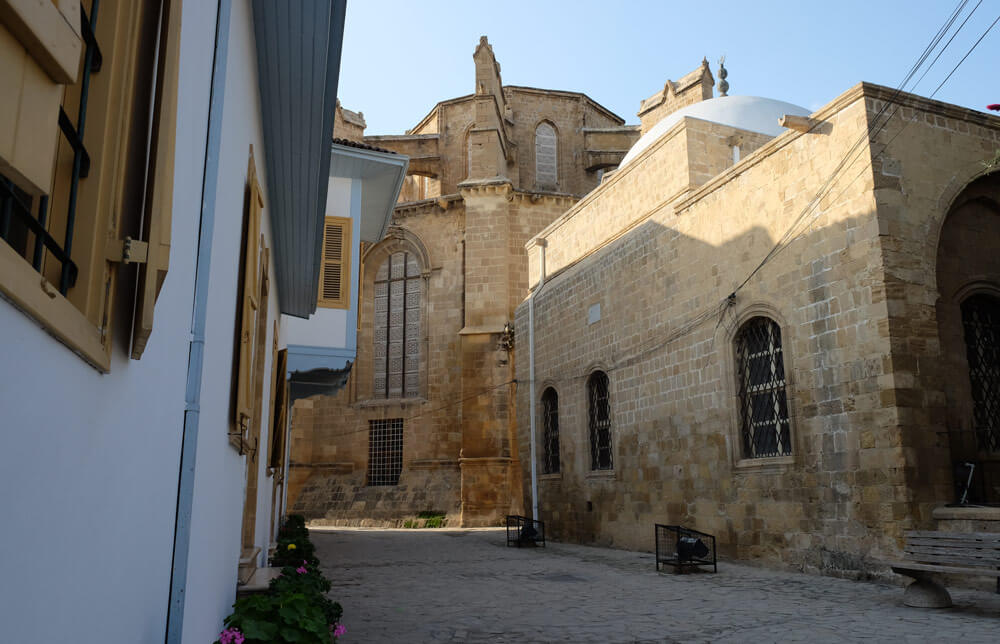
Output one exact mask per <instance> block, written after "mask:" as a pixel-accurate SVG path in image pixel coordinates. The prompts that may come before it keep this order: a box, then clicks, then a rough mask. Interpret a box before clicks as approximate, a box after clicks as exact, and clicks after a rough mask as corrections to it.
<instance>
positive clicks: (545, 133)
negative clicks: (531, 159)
mask: <svg viewBox="0 0 1000 644" xmlns="http://www.w3.org/2000/svg"><path fill="white" fill-rule="evenodd" d="M557 148H558V137H557V136H556V129H555V128H554V127H552V124H551V123H546V122H544V121H543V122H541V123H539V124H538V127H536V128H535V184H536V185H537V187H538V188H548V189H552V190H554V189H555V188H556V186H557V185H558V183H559V172H558V163H557V160H558V152H557Z"/></svg>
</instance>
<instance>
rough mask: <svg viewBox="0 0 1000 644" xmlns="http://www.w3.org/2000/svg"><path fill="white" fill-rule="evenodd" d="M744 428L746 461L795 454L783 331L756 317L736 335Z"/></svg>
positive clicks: (741, 414)
mask: <svg viewBox="0 0 1000 644" xmlns="http://www.w3.org/2000/svg"><path fill="white" fill-rule="evenodd" d="M736 361H737V366H738V370H739V373H738V378H739V399H740V426H741V427H740V429H741V435H742V442H743V457H744V458H765V457H768V456H785V455H788V454H791V453H792V441H791V430H790V425H789V422H788V398H787V395H786V393H785V366H784V360H783V358H782V351H781V329H780V328H779V327H778V325H777V324H776V323H775V322H774V321H773V320H770V319H768V318H764V317H755V318H752V319H751V320H749V321H748V322H747V323H746V324H744V325H743V327H742V328H741V329H740V332H739V334H737V336H736Z"/></svg>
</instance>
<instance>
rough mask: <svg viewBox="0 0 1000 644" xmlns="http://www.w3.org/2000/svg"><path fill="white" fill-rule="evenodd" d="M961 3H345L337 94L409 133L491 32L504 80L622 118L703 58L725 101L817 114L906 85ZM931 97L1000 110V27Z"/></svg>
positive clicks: (381, 128)
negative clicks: (875, 86)
mask: <svg viewBox="0 0 1000 644" xmlns="http://www.w3.org/2000/svg"><path fill="white" fill-rule="evenodd" d="M977 1H978V0H972V1H971V2H970V3H969V5H968V7H967V8H966V9H965V11H964V13H963V14H962V17H961V18H959V21H958V22H961V21H962V20H963V19H964V17H965V16H966V15H968V14H969V12H970V10H971V9H972V7H973V6H975V5H976V2H977ZM957 5H958V2H957V1H956V0H867V1H859V0H834V1H833V2H824V3H818V2H806V1H801V0H783V1H781V2H778V1H769V0H743V1H739V2H729V1H716V2H708V1H704V0H702V1H701V2H690V1H687V2H674V1H672V0H631V1H628V0H623V1H621V2H615V1H614V0H604V1H602V2H598V1H594V0H576V1H571V0H536V1H535V2H523V1H520V0H494V1H490V2H484V1H481V0H474V1H468V2H463V1H459V0H452V1H448V2H446V1H442V0H348V3H347V24H346V27H345V33H344V51H343V59H342V64H341V75H340V91H339V94H340V98H341V101H342V103H343V105H344V107H346V108H348V109H352V110H361V111H362V112H364V114H365V119H366V121H367V123H368V129H367V130H366V133H367V134H401V133H403V131H404V130H406V129H407V128H410V127H413V126H414V125H415V124H416V123H417V122H418V121H419V120H420V119H421V118H422V117H423V116H424V115H425V114H426V113H427V112H428V111H430V109H431V108H432V107H433V106H434V104H435V103H436V102H438V101H441V100H446V99H449V98H454V97H456V96H462V95H465V94H470V93H472V91H473V79H474V76H473V73H474V72H473V64H472V52H473V51H474V50H475V47H476V45H477V43H478V42H479V37H480V36H481V35H486V36H488V37H489V40H490V43H491V44H492V45H493V52H494V54H495V55H496V58H497V61H498V62H499V63H500V66H501V73H502V76H503V81H504V83H506V84H509V85H526V86H530V87H541V88H546V89H560V90H570V91H577V92H583V93H585V94H587V95H588V96H590V97H591V98H593V99H594V100H596V101H597V102H598V103H601V104H602V105H604V106H605V107H607V108H608V109H610V110H611V111H613V112H615V113H616V114H618V115H619V116H622V117H623V118H624V119H625V121H626V123H637V122H638V119H637V117H636V116H635V113H636V111H637V110H638V107H639V101H640V100H641V99H643V98H645V97H647V96H650V95H651V94H653V93H654V92H656V91H658V90H660V89H662V87H663V84H664V81H666V80H667V79H668V78H669V79H674V80H676V79H677V78H679V77H680V76H682V75H684V74H685V73H687V72H689V71H691V70H692V69H694V68H695V67H697V66H698V64H699V63H700V62H701V59H702V57H703V56H707V57H708V60H709V62H710V63H711V66H712V73H713V74H715V73H716V69H717V68H718V63H717V61H718V58H719V56H721V55H723V54H724V55H725V56H726V68H727V69H728V70H729V79H728V80H729V83H730V90H729V93H730V95H736V94H747V95H755V96H766V97H770V98H777V99H781V100H785V101H789V102H791V103H796V104H799V105H802V106H804V107H807V108H810V109H816V108H818V107H820V106H822V105H824V104H825V103H827V102H828V101H830V100H831V99H833V98H834V97H836V96H837V95H838V94H840V93H841V92H843V91H844V90H846V89H847V88H848V87H850V86H851V85H853V84H855V83H857V82H858V81H861V80H865V81H870V82H874V83H879V84H882V85H887V86H890V87H896V86H898V85H899V83H900V82H901V81H902V80H903V78H904V76H905V75H906V73H907V71H908V70H909V69H910V67H911V66H912V65H913V63H914V62H916V60H917V58H918V57H919V56H920V54H921V52H922V51H923V49H924V47H925V46H926V45H927V44H928V43H929V42H930V40H931V38H933V36H934V34H935V33H936V32H937V30H938V29H939V28H940V27H941V26H942V24H943V23H944V21H945V20H946V19H947V17H948V16H949V15H950V14H951V12H952V11H953V10H954V8H955V7H956V6H957ZM998 15H1000V0H983V1H982V4H981V5H980V6H979V8H978V9H977V10H976V12H975V13H974V14H973V15H972V17H971V19H970V20H969V21H968V23H967V24H966V25H965V27H964V29H963V30H962V31H961V33H959V35H958V36H957V37H956V38H955V39H954V41H953V42H952V43H951V45H950V46H949V47H948V49H947V50H946V51H945V53H944V54H943V55H942V56H941V59H940V60H939V61H938V62H937V63H936V64H935V65H934V66H933V67H932V68H931V70H930V72H929V73H928V74H927V76H926V78H924V80H923V82H921V83H920V84H919V85H917V87H916V89H915V92H916V93H917V94H922V95H925V96H926V95H929V94H930V93H931V92H933V91H934V88H935V87H937V85H938V83H940V82H941V80H943V79H944V77H945V76H946V75H947V74H948V72H949V71H951V69H952V68H953V67H954V66H955V64H956V63H957V62H958V61H959V59H961V57H962V56H963V55H964V54H965V53H966V52H967V51H968V50H969V48H970V47H971V46H972V44H973V43H974V42H975V41H976V39H977V38H979V36H980V35H981V34H982V33H983V31H985V30H986V28H987V27H988V26H989V24H990V23H991V22H993V20H995V19H996V18H997V16H998ZM957 24H958V23H956V26H957ZM942 44H943V43H942ZM716 82H717V83H718V79H716ZM716 89H718V85H716ZM936 98H938V99H940V100H943V101H947V102H950V103H956V104H958V105H962V106H964V107H970V108H973V109H979V110H984V109H985V105H987V104H989V103H1000V24H998V25H997V26H996V27H994V28H993V30H992V31H991V32H990V33H989V35H987V36H986V38H985V39H984V40H983V41H982V42H981V43H980V44H979V46H978V47H977V48H976V50H975V51H974V52H973V53H972V55H971V56H969V58H968V59H967V60H966V61H965V63H963V64H962V66H961V67H960V68H959V69H958V71H957V72H955V74H954V75H953V76H952V77H951V79H950V80H949V81H948V83H947V84H946V85H945V86H944V88H942V89H941V91H940V92H939V93H938V95H937V96H936Z"/></svg>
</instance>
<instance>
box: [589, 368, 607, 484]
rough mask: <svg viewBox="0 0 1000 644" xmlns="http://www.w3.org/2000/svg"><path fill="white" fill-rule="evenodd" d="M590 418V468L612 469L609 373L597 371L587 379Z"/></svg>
mask: <svg viewBox="0 0 1000 644" xmlns="http://www.w3.org/2000/svg"><path fill="white" fill-rule="evenodd" d="M587 401H588V403H589V404H588V408H589V409H588V411H589V414H588V415H589V420H590V469H592V470H610V469H611V468H612V467H613V464H612V462H611V402H610V400H609V399H608V374H606V373H604V372H603V371H595V372H594V373H592V374H590V378H588V379H587Z"/></svg>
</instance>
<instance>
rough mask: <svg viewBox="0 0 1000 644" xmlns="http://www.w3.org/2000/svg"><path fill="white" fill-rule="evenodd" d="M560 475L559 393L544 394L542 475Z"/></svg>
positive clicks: (548, 390)
mask: <svg viewBox="0 0 1000 644" xmlns="http://www.w3.org/2000/svg"><path fill="white" fill-rule="evenodd" d="M558 473H559V393H558V392H557V391H556V390H555V389H553V388H552V387H548V388H547V389H546V390H545V391H544V392H542V474H558Z"/></svg>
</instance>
